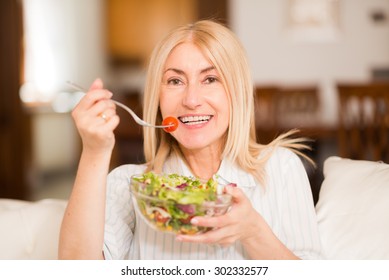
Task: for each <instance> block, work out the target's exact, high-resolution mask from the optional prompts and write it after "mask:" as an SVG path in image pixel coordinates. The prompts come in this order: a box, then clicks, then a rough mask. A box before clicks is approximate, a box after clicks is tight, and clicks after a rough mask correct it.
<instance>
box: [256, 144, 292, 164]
mask: <svg viewBox="0 0 389 280" xmlns="http://www.w3.org/2000/svg"><path fill="white" fill-rule="evenodd" d="M266 156H267V157H268V161H267V163H268V164H269V163H280V164H281V163H286V162H288V161H290V160H296V159H298V158H299V157H298V155H297V153H296V152H295V151H293V150H292V149H290V148H286V147H282V146H276V147H275V146H270V147H267V148H265V149H264V150H263V151H262V152H261V154H260V157H266Z"/></svg>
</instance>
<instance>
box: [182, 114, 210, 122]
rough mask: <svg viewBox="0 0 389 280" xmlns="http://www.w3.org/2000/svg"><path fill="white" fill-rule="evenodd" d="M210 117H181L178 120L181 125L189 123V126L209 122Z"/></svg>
mask: <svg viewBox="0 0 389 280" xmlns="http://www.w3.org/2000/svg"><path fill="white" fill-rule="evenodd" d="M210 118H211V116H209V115H208V116H189V117H182V118H180V119H181V121H182V122H183V123H186V124H188V123H190V124H199V123H202V122H206V121H209V119H210Z"/></svg>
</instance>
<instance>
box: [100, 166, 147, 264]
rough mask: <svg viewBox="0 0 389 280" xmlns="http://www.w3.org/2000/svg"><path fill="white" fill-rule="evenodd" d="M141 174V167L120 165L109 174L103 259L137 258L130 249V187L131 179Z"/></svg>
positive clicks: (132, 219)
mask: <svg viewBox="0 0 389 280" xmlns="http://www.w3.org/2000/svg"><path fill="white" fill-rule="evenodd" d="M142 172H143V169H142V168H141V166H136V165H123V166H120V167H118V168H116V169H114V170H113V171H112V172H111V173H110V174H109V175H108V178H107V197H106V209H105V228H104V247H103V252H104V257H105V259H106V260H110V259H131V258H136V257H137V256H135V251H136V248H134V246H133V244H134V243H135V242H134V232H135V211H134V205H133V203H132V196H131V193H130V188H129V187H130V176H131V175H132V174H135V173H142Z"/></svg>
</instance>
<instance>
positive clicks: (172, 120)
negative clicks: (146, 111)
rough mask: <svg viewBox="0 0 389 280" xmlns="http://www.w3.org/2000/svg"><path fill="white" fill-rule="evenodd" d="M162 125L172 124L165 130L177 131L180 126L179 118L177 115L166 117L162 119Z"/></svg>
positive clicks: (169, 131)
mask: <svg viewBox="0 0 389 280" xmlns="http://www.w3.org/2000/svg"><path fill="white" fill-rule="evenodd" d="M162 125H170V126H168V127H165V128H164V129H163V130H165V131H166V132H168V133H171V132H173V131H175V130H176V129H177V127H178V120H177V118H175V117H171V116H169V117H166V118H164V119H163V121H162Z"/></svg>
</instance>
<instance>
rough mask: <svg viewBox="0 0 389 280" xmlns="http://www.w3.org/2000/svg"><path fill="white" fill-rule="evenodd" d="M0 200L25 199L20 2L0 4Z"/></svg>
mask: <svg viewBox="0 0 389 280" xmlns="http://www.w3.org/2000/svg"><path fill="white" fill-rule="evenodd" d="M0 22H1V23H0V61H1V63H0V198H19V199H26V198H28V190H29V188H28V186H27V172H26V170H27V168H26V157H27V154H28V149H29V146H28V145H29V143H30V141H29V137H28V135H29V133H28V128H29V126H28V118H27V116H26V114H25V113H24V112H23V109H22V104H21V100H20V98H19V87H20V80H21V78H20V76H21V75H20V73H21V71H20V69H21V57H22V56H21V53H22V50H21V42H22V14H21V4H20V1H15V0H2V1H0Z"/></svg>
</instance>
